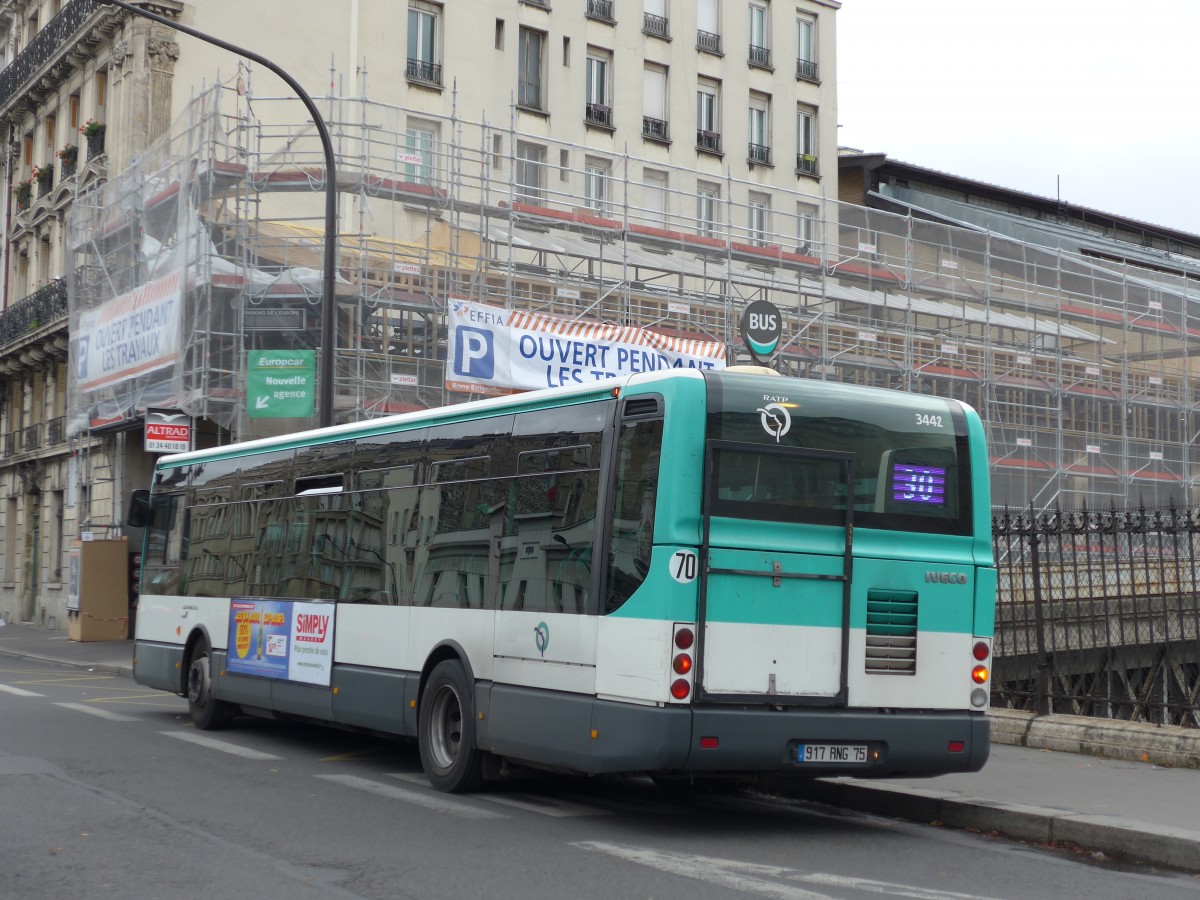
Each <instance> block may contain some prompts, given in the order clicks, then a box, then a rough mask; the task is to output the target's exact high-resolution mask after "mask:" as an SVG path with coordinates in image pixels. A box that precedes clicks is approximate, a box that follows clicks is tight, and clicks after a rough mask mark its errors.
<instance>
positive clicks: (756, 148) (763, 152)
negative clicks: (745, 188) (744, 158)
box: [748, 144, 771, 166]
mask: <svg viewBox="0 0 1200 900" xmlns="http://www.w3.org/2000/svg"><path fill="white" fill-rule="evenodd" d="M748 158H749V160H750V162H752V163H761V164H762V165H764V166H769V165H770V164H771V148H770V147H768V146H766V145H764V144H751V145H750V150H749V154H748Z"/></svg>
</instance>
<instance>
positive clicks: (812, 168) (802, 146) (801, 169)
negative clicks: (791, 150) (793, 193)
mask: <svg viewBox="0 0 1200 900" xmlns="http://www.w3.org/2000/svg"><path fill="white" fill-rule="evenodd" d="M796 171H797V172H798V173H800V174H802V175H816V174H817V111H816V110H815V109H813V108H812V107H811V106H798V107H796Z"/></svg>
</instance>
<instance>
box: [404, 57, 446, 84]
mask: <svg viewBox="0 0 1200 900" xmlns="http://www.w3.org/2000/svg"><path fill="white" fill-rule="evenodd" d="M405 75H407V76H408V78H410V79H411V80H412V81H419V82H421V83H422V84H434V85H437V86H438V87H441V86H442V67H441V65H440V64H438V63H431V62H426V61H425V60H423V59H413V58H412V57H411V56H410V57H409V58H408V68H407V70H406V71H405Z"/></svg>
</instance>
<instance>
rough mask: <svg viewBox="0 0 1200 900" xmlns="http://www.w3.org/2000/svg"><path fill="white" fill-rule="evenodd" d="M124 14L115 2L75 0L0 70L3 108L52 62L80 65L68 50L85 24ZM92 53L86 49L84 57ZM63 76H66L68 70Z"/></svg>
mask: <svg viewBox="0 0 1200 900" xmlns="http://www.w3.org/2000/svg"><path fill="white" fill-rule="evenodd" d="M121 15H122V13H121V12H120V10H118V9H117V7H115V6H107V5H106V4H104V3H102V2H100V0H71V2H69V3H67V4H66V5H65V6H64V7H63V8H62V10H61V11H60V12H59V13H58V15H56V16H55V17H54V18H52V19H51V20H50V21H49V22H47V23H46V27H45V28H43V29H41V30H40V31H39V32H38V33H37V34H35V35H34V36H33V39H32V40H31V41H30V42H29V45H28V46H27V47H25V49H24V50H22V51H21V52H20V53H18V54H17V56H16V58H15V59H14V60H13V61H12V64H11V65H9V66H7V67H5V68H4V70H3V71H0V109H6V108H7V107H8V106H9V104H11V103H12V102H13V100H15V99H16V98H17V96H18V95H19V94H20V93H21V91H22V90H23V89H24V88H26V87H27V86H29V85H31V84H32V82H33V80H34V79H35V78H38V77H39V75H40V73H42V72H43V71H44V70H45V69H46V68H47V67H48V66H51V65H52V64H54V63H56V62H60V61H61V62H64V63H65V64H66V66H67V69H66V71H68V72H69V71H70V70H72V69H74V68H75V67H77V66H78V65H79V63H78V61H77V59H76V57H75V56H74V55H73V54H70V53H69V52H68V51H69V50H70V49H71V44H72V39H73V38H75V37H76V35H78V34H79V33H80V32H81V31H82V30H83V29H84V27H85V26H88V25H90V24H94V23H98V22H101V21H105V17H106V16H107V17H108V19H109V20H111V21H112V22H113V24H114V27H115V24H116V22H118V21H119V17H120V16H121ZM88 56H90V54H89V53H84V54H82V56H81V57H80V58H83V57H88ZM59 77H65V72H64V73H62V74H60V76H59Z"/></svg>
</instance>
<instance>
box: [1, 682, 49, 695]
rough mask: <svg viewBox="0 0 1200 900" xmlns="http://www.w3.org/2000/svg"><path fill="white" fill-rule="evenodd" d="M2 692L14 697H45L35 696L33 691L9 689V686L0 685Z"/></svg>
mask: <svg viewBox="0 0 1200 900" xmlns="http://www.w3.org/2000/svg"><path fill="white" fill-rule="evenodd" d="M0 691H4V693H6V694H12V695H13V696H14V697H45V696H46V695H45V694H35V693H34V692H33V691H23V690H21V689H20V688H16V687H9V686H8V685H7V684H0Z"/></svg>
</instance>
